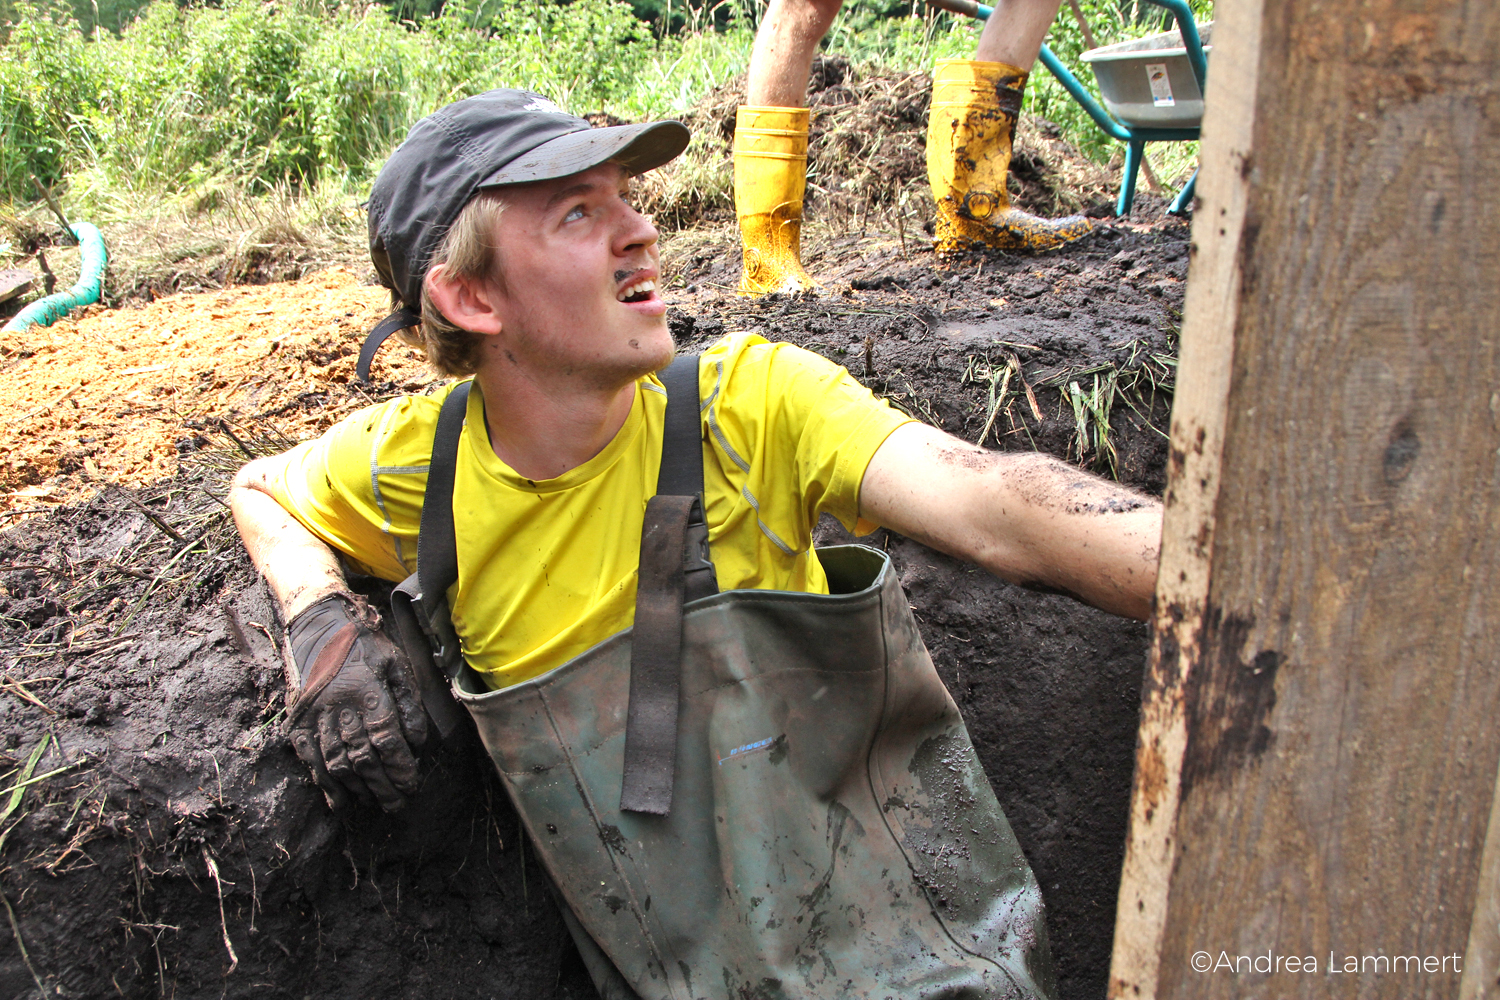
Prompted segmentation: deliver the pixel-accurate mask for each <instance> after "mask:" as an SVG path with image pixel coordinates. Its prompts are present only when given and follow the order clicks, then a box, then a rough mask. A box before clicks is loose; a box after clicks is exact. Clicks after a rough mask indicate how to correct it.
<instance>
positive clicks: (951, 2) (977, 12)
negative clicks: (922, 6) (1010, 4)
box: [927, 0, 994, 20]
mask: <svg viewBox="0 0 1500 1000" xmlns="http://www.w3.org/2000/svg"><path fill="white" fill-rule="evenodd" d="M927 6H929V7H936V8H938V9H939V10H946V11H950V12H952V13H954V14H962V15H964V16H965V17H974V18H978V19H980V20H984V19H986V18H988V17H989V16H990V14H992V13H994V8H993V7H990V6H988V5H987V4H982V3H975V2H974V0H927Z"/></svg>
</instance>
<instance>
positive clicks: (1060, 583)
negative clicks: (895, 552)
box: [859, 424, 1162, 620]
mask: <svg viewBox="0 0 1500 1000" xmlns="http://www.w3.org/2000/svg"><path fill="white" fill-rule="evenodd" d="M859 506H860V514H861V515H862V516H863V517H865V518H867V519H869V520H871V521H874V522H876V523H877V524H881V525H884V526H885V527H888V528H892V529H894V530H896V531H899V532H901V533H902V534H904V535H907V536H909V537H911V538H915V539H917V540H918V541H920V542H922V543H924V544H926V545H930V546H931V547H933V548H935V549H938V550H940V551H943V552H946V553H948V554H949V555H952V556H956V557H958V558H960V559H966V560H969V561H971V562H975V563H978V564H979V565H981V566H983V567H984V568H985V569H987V570H989V571H990V572H991V573H994V574H995V575H996V576H998V577H1000V578H1001V579H1004V580H1008V581H1010V582H1011V583H1016V584H1020V585H1022V586H1026V587H1032V588H1035V589H1042V590H1052V591H1059V592H1062V593H1066V594H1069V595H1071V596H1073V597H1076V598H1078V599H1079V600H1081V601H1085V602H1087V603H1089V604H1092V605H1094V606H1095V607H1098V608H1102V609H1104V610H1105V611H1111V612H1113V613H1115V614H1119V615H1127V616H1129V617H1131V618H1137V619H1142V620H1144V619H1146V618H1147V617H1148V616H1149V615H1150V612H1151V597H1152V594H1153V593H1154V591H1155V589H1156V569H1157V558H1158V554H1159V549H1160V544H1161V514H1162V508H1161V503H1160V501H1158V500H1155V499H1154V498H1152V497H1149V496H1145V495H1144V494H1140V493H1136V492H1135V491H1133V490H1130V489H1128V488H1126V487H1124V486H1121V485H1120V484H1118V483H1113V482H1109V481H1108V480H1104V479H1100V478H1099V477H1097V476H1093V475H1090V474H1089V473H1086V472H1083V471H1082V470H1080V469H1078V468H1076V467H1074V466H1071V465H1068V464H1067V463H1065V462H1061V461H1058V460H1057V459H1055V458H1052V457H1050V456H1047V455H1039V454H1035V453H1031V452H993V451H986V450H984V449H983V448H978V447H976V446H974V445H971V444H969V443H967V442H965V441H960V440H959V439H958V438H955V437H952V436H951V435H948V434H945V433H943V432H942V431H939V430H937V429H935V428H932V427H928V426H926V425H923V424H906V425H905V426H903V427H900V428H898V429H897V430H896V431H895V432H893V433H892V434H891V436H890V437H889V438H887V439H886V441H885V443H884V444H882V445H881V446H880V449H879V450H878V451H877V452H876V453H875V456H874V457H873V458H872V459H871V460H870V464H869V467H868V468H867V469H866V470H865V475H864V480H863V483H862V485H861V487H860V500H859Z"/></svg>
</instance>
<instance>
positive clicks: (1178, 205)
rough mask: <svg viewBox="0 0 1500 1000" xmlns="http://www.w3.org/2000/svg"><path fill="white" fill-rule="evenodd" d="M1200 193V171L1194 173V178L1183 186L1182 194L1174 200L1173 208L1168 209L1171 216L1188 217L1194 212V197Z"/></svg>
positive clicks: (1190, 178)
mask: <svg viewBox="0 0 1500 1000" xmlns="http://www.w3.org/2000/svg"><path fill="white" fill-rule="evenodd" d="M1197 191H1198V171H1197V170H1194V171H1193V176H1191V177H1189V178H1188V182H1187V183H1186V184H1184V185H1183V186H1182V193H1181V194H1179V195H1178V196H1177V197H1176V198H1174V199H1172V207H1171V208H1168V209H1167V213H1168V214H1170V215H1187V214H1188V213H1189V212H1191V211H1192V210H1193V195H1194V194H1196V193H1197Z"/></svg>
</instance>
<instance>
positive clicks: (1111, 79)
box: [927, 0, 1212, 215]
mask: <svg viewBox="0 0 1500 1000" xmlns="http://www.w3.org/2000/svg"><path fill="white" fill-rule="evenodd" d="M1149 2H1150V3H1153V4H1155V5H1156V6H1158V7H1165V8H1166V9H1167V10H1168V11H1170V12H1171V14H1172V17H1173V19H1174V20H1175V21H1176V22H1177V30H1175V31H1164V32H1161V33H1160V34H1156V35H1150V36H1148V37H1146V38H1136V39H1132V40H1130V41H1126V42H1118V43H1116V44H1114V45H1106V46H1104V47H1102V48H1097V49H1091V50H1089V51H1088V52H1085V53H1084V54H1083V56H1082V59H1083V61H1084V62H1086V63H1089V64H1090V65H1091V66H1093V68H1094V77H1095V79H1097V80H1098V81H1099V91H1100V93H1101V94H1102V95H1103V97H1104V105H1103V106H1101V105H1100V104H1099V102H1098V101H1096V100H1094V95H1092V94H1090V93H1089V92H1088V90H1087V89H1085V87H1084V86H1083V84H1082V83H1081V82H1079V80H1078V78H1077V77H1076V76H1074V75H1073V74H1072V72H1071V71H1069V69H1068V68H1067V67H1066V66H1064V65H1063V64H1062V62H1061V60H1059V59H1058V58H1057V56H1056V54H1054V53H1053V51H1052V50H1051V49H1049V48H1048V47H1047V46H1046V45H1043V46H1042V50H1041V54H1040V56H1041V60H1042V65H1044V66H1046V67H1047V69H1048V70H1050V71H1051V72H1052V75H1053V76H1055V77H1057V80H1058V82H1059V83H1061V84H1062V85H1063V89H1065V90H1067V92H1068V93H1069V94H1070V95H1072V97H1073V100H1075V101H1077V102H1078V103H1079V105H1081V106H1082V107H1083V110H1084V111H1087V112H1088V114H1089V117H1090V118H1092V119H1094V122H1095V124H1097V125H1098V126H1099V127H1100V128H1101V129H1103V130H1104V133H1105V134H1106V135H1108V136H1110V137H1111V138H1114V139H1119V140H1120V141H1121V142H1123V143H1125V174H1124V177H1123V179H1122V180H1121V182H1120V197H1119V199H1118V200H1117V201H1116V203H1115V214H1116V215H1129V214H1130V208H1131V206H1132V205H1133V204H1134V203H1135V183H1136V178H1137V176H1138V175H1139V174H1140V170H1141V160H1142V159H1143V158H1144V157H1145V151H1146V143H1148V142H1182V141H1185V140H1190V139H1197V138H1198V135H1199V126H1200V125H1201V124H1202V122H1203V85H1204V81H1205V80H1206V79H1207V77H1208V57H1207V55H1206V51H1207V50H1206V49H1205V48H1204V45H1203V43H1204V41H1205V39H1206V38H1208V37H1209V32H1210V29H1211V28H1212V25H1205V26H1204V29H1203V31H1202V33H1201V34H1200V32H1199V29H1198V25H1197V23H1196V22H1194V21H1193V12H1192V11H1191V10H1190V9H1189V8H1188V5H1187V3H1186V2H1185V0H1149ZM927 3H928V5H929V6H931V7H938V8H941V9H943V10H947V11H952V12H953V13H955V14H965V15H967V16H969V17H975V18H979V19H980V20H984V19H986V18H988V17H989V16H990V14H991V13H993V12H994V8H993V7H990V6H988V5H986V4H982V3H976V2H974V0H927ZM1197 183H1198V173H1197V171H1194V172H1193V176H1192V177H1191V178H1190V179H1189V180H1188V182H1187V184H1186V185H1184V186H1183V189H1182V191H1181V192H1180V193H1179V194H1178V195H1177V197H1176V198H1175V199H1173V201H1172V204H1171V206H1170V207H1168V209H1167V211H1169V212H1171V213H1173V214H1174V215H1181V214H1182V213H1184V212H1185V211H1187V208H1188V206H1189V205H1191V204H1192V201H1193V192H1194V189H1195V188H1196V187H1197Z"/></svg>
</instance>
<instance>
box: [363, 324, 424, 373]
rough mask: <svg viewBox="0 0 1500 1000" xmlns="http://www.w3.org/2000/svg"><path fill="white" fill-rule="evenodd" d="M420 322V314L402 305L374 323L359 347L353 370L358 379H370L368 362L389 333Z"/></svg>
mask: <svg viewBox="0 0 1500 1000" xmlns="http://www.w3.org/2000/svg"><path fill="white" fill-rule="evenodd" d="M420 322H422V317H421V316H418V315H417V314H416V313H414V312H412V311H411V310H410V309H406V308H404V307H403V308H401V309H397V310H396V311H395V312H393V313H391V314H390V315H389V316H387V317H386V318H385V319H383V320H381V321H380V322H379V323H377V324H375V329H373V330H371V331H370V332H369V333H368V334H366V335H365V342H364V345H363V346H362V347H360V349H359V361H358V363H357V364H355V366H354V372H355V374H356V375H358V376H359V380H360V381H361V382H368V381H370V364H371V362H373V361H374V360H375V352H376V351H378V350H380V345H381V344H383V343H385V342H386V340H387V338H389V337H390V335H391V334H393V333H395V332H396V331H397V330H405V329H406V328H407V327H409V326H416V325H417V324H418V323H420Z"/></svg>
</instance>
